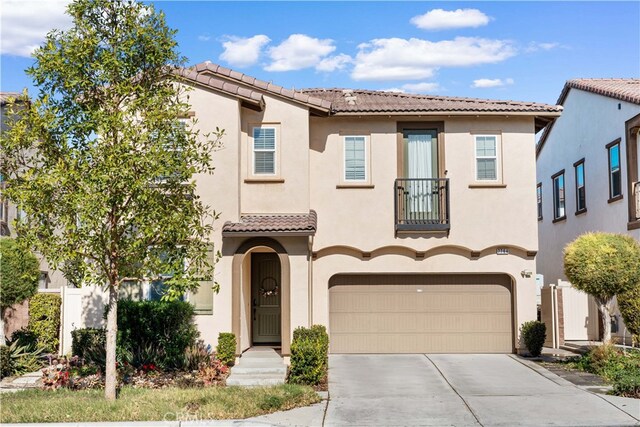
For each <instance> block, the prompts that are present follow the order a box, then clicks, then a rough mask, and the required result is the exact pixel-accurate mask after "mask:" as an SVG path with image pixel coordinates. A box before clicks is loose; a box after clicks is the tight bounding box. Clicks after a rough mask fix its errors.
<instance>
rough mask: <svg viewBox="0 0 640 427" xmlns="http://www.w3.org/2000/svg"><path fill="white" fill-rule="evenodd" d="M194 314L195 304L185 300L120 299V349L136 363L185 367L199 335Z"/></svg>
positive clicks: (167, 367) (168, 367)
mask: <svg viewBox="0 0 640 427" xmlns="http://www.w3.org/2000/svg"><path fill="white" fill-rule="evenodd" d="M194 314H195V311H194V308H193V305H191V304H189V303H188V302H183V301H131V300H123V301H120V302H119V303H118V347H119V349H118V351H119V352H120V354H121V355H122V357H123V358H124V357H125V355H127V357H126V358H130V359H131V362H130V363H132V364H134V366H136V364H138V363H146V364H148V363H153V364H155V365H157V366H158V367H161V368H163V369H182V368H184V366H183V365H184V363H185V357H184V355H185V352H186V350H187V349H188V348H189V347H191V346H193V345H195V344H196V340H197V338H198V329H197V328H196V325H195V323H194ZM126 358H125V359H126ZM136 367H137V366H136Z"/></svg>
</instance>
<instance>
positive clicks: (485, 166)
mask: <svg viewBox="0 0 640 427" xmlns="http://www.w3.org/2000/svg"><path fill="white" fill-rule="evenodd" d="M497 180H498V138H497V137H496V136H495V135H476V181H497Z"/></svg>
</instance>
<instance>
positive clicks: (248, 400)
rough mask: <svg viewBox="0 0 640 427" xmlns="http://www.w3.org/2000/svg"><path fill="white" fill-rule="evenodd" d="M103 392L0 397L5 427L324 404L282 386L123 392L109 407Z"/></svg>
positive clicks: (305, 390)
mask: <svg viewBox="0 0 640 427" xmlns="http://www.w3.org/2000/svg"><path fill="white" fill-rule="evenodd" d="M103 393H104V392H103V391H102V390H84V391H70V390H65V389H61V390H57V391H43V390H28V391H20V392H16V393H3V394H1V395H0V421H1V422H2V423H43V422H45V423H46V422H72V421H76V422H80V421H159V420H167V421H174V420H194V421H196V420H204V419H230V418H248V417H253V416H257V415H262V414H268V413H271V412H275V411H281V410H287V409H292V408H295V407H298V406H307V405H310V404H312V403H316V402H319V401H320V398H319V397H318V395H317V394H316V393H315V392H314V391H313V389H312V388H311V387H306V386H296V385H289V384H285V385H281V386H274V387H257V388H239V387H208V388H194V389H179V388H166V389H156V390H151V389H133V388H123V389H122V391H121V393H120V395H119V397H118V400H117V401H116V402H115V403H109V402H107V401H106V400H105V399H104V397H103V396H104V394H103Z"/></svg>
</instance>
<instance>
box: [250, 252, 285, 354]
mask: <svg viewBox="0 0 640 427" xmlns="http://www.w3.org/2000/svg"><path fill="white" fill-rule="evenodd" d="M281 290H282V289H281V282H280V259H279V258H278V254H275V253H254V254H251V304H252V307H251V311H252V319H253V325H252V330H253V333H252V335H253V344H280V342H281V335H280V316H281V314H280V294H281Z"/></svg>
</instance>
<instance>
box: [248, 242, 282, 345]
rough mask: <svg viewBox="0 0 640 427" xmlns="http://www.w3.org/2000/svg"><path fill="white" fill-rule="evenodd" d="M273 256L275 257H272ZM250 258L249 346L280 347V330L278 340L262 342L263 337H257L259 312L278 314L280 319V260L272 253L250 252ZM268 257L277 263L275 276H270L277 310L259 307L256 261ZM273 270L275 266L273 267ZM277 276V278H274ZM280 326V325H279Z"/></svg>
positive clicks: (273, 307) (271, 307)
mask: <svg viewBox="0 0 640 427" xmlns="http://www.w3.org/2000/svg"><path fill="white" fill-rule="evenodd" d="M274 255H275V256H274ZM248 256H250V257H251V279H250V280H251V314H250V318H251V328H250V333H251V345H276V346H280V345H281V344H282V330H281V331H280V334H278V339H274V340H271V339H267V340H264V337H262V339H263V340H261V337H259V336H258V333H259V330H260V329H259V325H258V322H259V319H260V312H259V311H266V312H267V313H269V314H271V315H273V314H276V313H277V314H278V317H279V318H281V317H282V306H281V304H280V299H281V297H282V293H281V291H280V289H279V288H280V287H281V283H282V273H281V271H280V270H281V267H280V259H279V258H278V256H277V254H276V253H274V252H250V253H249V255H248ZM265 256H266V257H268V256H271V257H270V258H271V260H273V262H274V263H275V262H277V263H278V267H277V274H275V273H274V275H273V276H271V277H270V278H271V279H275V286H276V289H277V294H276V295H275V296H277V301H278V306H277V309H276V307H275V306H266V307H263V306H261V305H260V300H261V299H262V298H261V297H260V295H259V292H260V291H259V287H258V284H257V281H256V280H257V277H256V275H257V273H258V272H257V270H258V261H259V260H258V259H257V258H259V257H265ZM274 268H275V266H274ZM274 276H277V277H274ZM266 298H273V296H271V297H266ZM280 326H281V325H280ZM275 336H276V335H275V334H273V335H269V336H268V337H269V338H271V337H275Z"/></svg>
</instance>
